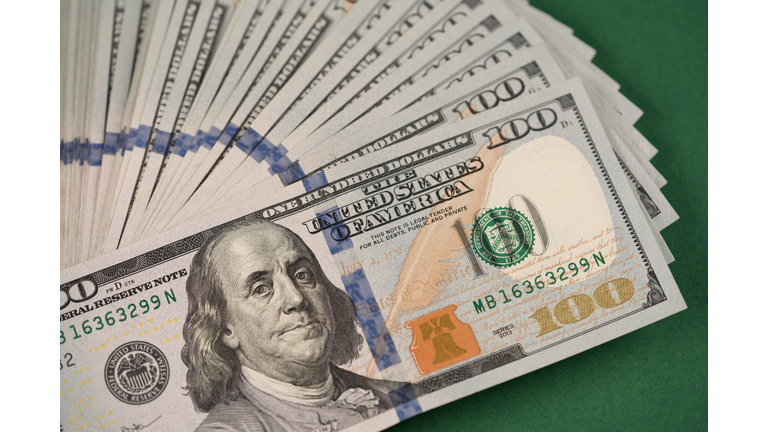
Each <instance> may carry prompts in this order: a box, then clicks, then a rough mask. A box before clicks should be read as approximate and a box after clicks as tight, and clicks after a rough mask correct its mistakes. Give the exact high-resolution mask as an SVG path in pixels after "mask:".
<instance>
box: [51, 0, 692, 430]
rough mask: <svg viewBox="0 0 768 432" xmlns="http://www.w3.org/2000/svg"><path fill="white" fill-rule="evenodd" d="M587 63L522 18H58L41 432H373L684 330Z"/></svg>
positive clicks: (619, 98) (454, 14) (660, 217)
mask: <svg viewBox="0 0 768 432" xmlns="http://www.w3.org/2000/svg"><path fill="white" fill-rule="evenodd" d="M594 55H595V50H594V49H593V48H591V47H590V46H588V45H587V44H585V43H584V42H582V41H581V40H579V39H578V38H577V37H575V36H574V35H573V31H572V30H571V29H570V28H569V27H567V26H566V25H564V24H562V23H560V22H558V21H557V20H555V19H554V18H552V17H551V16H549V15H547V14H546V13H544V12H542V11H540V10H538V9H536V8H534V7H532V6H530V5H529V4H528V3H527V2H525V1H523V0H357V1H347V0H240V1H239V2H236V3H235V2H233V1H232V0H175V1H174V0H162V1H160V0H142V1H127V0H103V1H91V0H62V3H61V73H60V76H61V84H60V88H61V143H60V157H61V239H60V240H61V242H60V243H61V262H60V265H61V269H62V273H61V285H60V295H61V315H60V324H61V326H60V349H61V362H60V363H61V417H60V418H61V428H62V430H82V429H84V428H91V429H93V428H98V429H107V428H110V427H114V428H121V427H122V428H123V429H125V428H126V427H127V428H129V429H130V430H139V429H144V428H147V429H149V428H154V429H156V430H201V431H207V430H222V429H226V430H244V431H251V430H253V431H261V430H269V431H294V430H296V431H299V430H301V431H335V430H342V429H348V428H349V429H350V430H381V429H384V428H386V427H389V426H391V425H393V424H396V423H397V422H400V421H403V420H405V419H407V418H409V417H411V416H414V415H416V414H419V413H421V412H424V411H426V410H429V409H431V408H434V407H437V406H440V405H443V404H446V403H448V402H450V401H452V400H456V399H458V398H461V397H464V396H466V395H469V394H472V393H474V392H477V391H480V390H482V389H485V388H488V387H491V386H493V385H495V384H498V383H500V382H503V381H506V380H509V379H512V378H514V377H517V376H520V375H522V374H525V373H527V372H530V371H532V370H535V369H538V368H541V367H543V366H546V365H548V364H551V363H554V362H557V361H559V360H562V359H564V358H566V357H568V356H570V355H573V354H575V353H578V352H581V351H584V350H586V349H589V348H591V347H593V346H595V345H598V344H600V343H603V342H606V341H608V340H610V339H613V338H616V337H618V336H621V335H623V334H626V333H628V332H631V331H633V330H635V329H637V328H639V327H642V326H645V325H648V324H650V323H652V322H654V321H656V320H659V319H661V318H663V317H666V316H669V315H671V314H673V313H675V312H678V311H680V310H682V309H684V308H685V303H684V301H683V298H682V297H681V295H680V292H679V290H678V288H677V285H676V283H675V281H674V279H673V277H672V275H671V273H670V271H669V268H668V264H669V263H671V262H672V261H673V257H672V254H671V252H670V251H669V249H668V248H667V246H666V244H665V242H664V239H663V238H662V236H661V234H660V231H661V230H662V229H664V228H665V227H667V226H669V225H670V224H671V223H673V222H674V221H675V220H677V218H678V216H677V214H676V213H675V211H674V209H672V207H671V206H670V204H669V202H668V201H667V200H666V199H665V197H664V195H663V194H662V193H661V191H660V188H661V187H662V186H664V184H665V183H666V181H665V180H664V178H663V177H662V175H661V174H660V173H659V172H658V171H657V170H656V169H655V168H654V166H653V165H652V164H651V162H650V159H651V158H652V157H654V155H655V154H656V152H657V149H656V148H655V147H654V146H653V145H652V144H651V143H650V142H649V141H648V140H647V139H645V137H643V135H642V134H640V133H639V132H638V131H637V130H636V129H635V128H634V127H633V124H634V123H635V122H636V121H637V120H638V118H639V117H640V116H641V114H642V111H641V110H640V109H639V108H638V107H637V106H635V105H634V104H633V103H632V102H631V101H629V100H628V99H627V98H625V97H624V96H623V95H622V94H621V93H619V91H618V90H619V84H618V83H617V82H615V81H614V80H613V79H611V77H609V76H608V75H607V74H606V73H604V72H603V71H601V70H600V69H599V68H597V67H596V66H595V65H593V64H592V63H591V59H592V58H593V56H594Z"/></svg>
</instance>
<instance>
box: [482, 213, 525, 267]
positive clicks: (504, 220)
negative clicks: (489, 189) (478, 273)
mask: <svg viewBox="0 0 768 432" xmlns="http://www.w3.org/2000/svg"><path fill="white" fill-rule="evenodd" d="M534 237H535V236H534V233H533V225H531V221H529V220H528V218H527V217H526V216H525V215H524V214H523V213H522V212H520V211H518V210H515V209H510V208H507V207H498V208H495V209H491V210H487V211H485V212H484V213H483V214H482V215H481V216H480V218H479V219H477V221H476V222H475V224H474V225H473V226H472V248H473V249H474V250H475V253H476V254H477V256H479V257H480V258H482V259H483V261H485V262H487V263H488V264H490V265H492V266H494V267H498V268H505V267H510V266H513V265H517V264H518V263H520V262H521V261H523V260H524V259H525V257H527V256H528V254H529V253H530V252H531V249H532V248H533V241H534Z"/></svg>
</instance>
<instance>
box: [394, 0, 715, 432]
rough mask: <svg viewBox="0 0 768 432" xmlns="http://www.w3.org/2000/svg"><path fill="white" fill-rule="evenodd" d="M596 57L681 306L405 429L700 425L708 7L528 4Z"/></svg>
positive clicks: (401, 427) (592, 1)
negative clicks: (629, 110)
mask: <svg viewBox="0 0 768 432" xmlns="http://www.w3.org/2000/svg"><path fill="white" fill-rule="evenodd" d="M531 4H532V5H534V6H536V7H537V8H539V9H541V10H543V11H544V12H546V13H548V14H550V15H552V16H553V17H554V18H555V19H557V20H559V21H561V22H562V23H564V24H565V25H567V26H569V27H571V28H572V29H573V30H574V35H576V36H577V37H578V38H580V39H581V40H583V41H584V42H586V43H587V44H589V45H590V46H592V47H593V48H595V49H596V50H597V55H596V56H595V58H594V60H593V62H594V64H596V65H597V66H598V67H600V68H601V69H602V70H604V71H605V72H607V73H608V74H609V75H610V76H611V77H613V79H615V80H616V81H617V82H618V83H619V84H620V85H621V92H622V93H623V94H624V95H625V96H627V97H628V98H629V99H630V100H631V101H632V102H634V103H635V104H636V105H637V106H638V107H640V109H641V110H643V112H644V114H643V116H642V117H641V118H640V120H639V121H638V122H637V124H636V125H635V127H637V129H638V130H639V131H640V132H641V133H642V134H643V135H645V137H646V138H648V140H649V141H650V142H651V143H653V144H654V145H655V146H656V147H657V148H658V149H659V153H658V154H657V155H656V156H655V157H654V158H653V159H652V162H653V164H654V166H656V168H657V169H658V170H659V171H660V172H661V174H662V175H663V176H664V177H665V178H666V179H667V181H668V183H667V185H666V186H665V187H664V188H662V192H663V193H664V195H665V196H666V197H667V199H668V200H669V202H670V203H671V204H672V206H673V207H674V208H675V210H676V211H677V213H678V214H679V215H680V219H679V220H678V221H677V222H675V223H674V224H672V225H671V226H669V227H668V228H667V229H665V230H664V231H662V234H663V236H664V239H665V240H666V241H667V244H668V245H669V247H670V249H671V250H672V253H673V254H674V255H675V258H676V261H675V262H674V263H672V264H671V265H670V268H671V270H672V274H673V275H674V277H675V280H676V281H677V284H678V285H679V287H680V291H681V292H682V294H683V297H684V298H685V301H686V303H687V305H688V309H686V310H685V311H683V312H680V313H678V314H676V315H673V316H671V317H669V318H666V319H664V320H661V321H659V322H657V323H654V324H651V325H650V326H647V327H644V328H642V329H639V330H637V331H635V332H633V333H630V334H628V335H626V336H622V337H620V338H618V339H615V340H613V341H610V342H608V343H605V344H603V345H600V346H598V347H595V348H592V349H591V350H588V351H586V352H583V353H581V354H578V355H575V356H573V357H570V358H568V359H565V360H563V361H561V362H558V363H556V364H553V365H551V366H548V367H545V368H542V369H539V370H537V371H535V372H532V373H529V374H527V375H524V376H522V377H519V378H516V379H514V380H511V381H508V382H505V383H502V384H499V385H497V386H495V387H493V388H490V389H488V390H484V391H482V392H479V393H475V394H473V395H471V396H468V397H466V398H463V399H460V400H458V401H456V402H452V403H450V404H448V405H444V406H442V407H439V408H437V409H434V410H431V411H428V412H426V413H423V414H420V415H418V416H416V417H413V418H411V419H408V420H406V421H405V422H402V423H400V424H398V425H397V426H395V427H394V428H392V429H391V430H393V431H397V432H405V431H433V430H437V431H455V430H473V431H484V430H520V431H542V430H543V431H546V430H563V431H582V430H583V431H587V430H589V431H595V430H599V431H602V430H609V431H673V430H674V431H688V430H696V431H698V430H706V428H707V3H706V2H704V1H668V0H642V1H638V0H632V1H625V0H619V1H617V0H585V1H574V0H531Z"/></svg>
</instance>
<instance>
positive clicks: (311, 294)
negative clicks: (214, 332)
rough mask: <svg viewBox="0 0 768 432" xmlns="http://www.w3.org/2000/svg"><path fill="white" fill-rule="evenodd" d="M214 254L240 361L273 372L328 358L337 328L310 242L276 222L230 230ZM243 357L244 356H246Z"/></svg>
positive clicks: (228, 339)
mask: <svg viewBox="0 0 768 432" xmlns="http://www.w3.org/2000/svg"><path fill="white" fill-rule="evenodd" d="M213 258H214V260H215V263H214V264H215V265H216V267H217V271H218V273H219V275H220V276H221V279H222V281H223V291H224V293H223V294H224V297H225V298H226V300H227V312H228V320H227V329H228V330H229V331H230V332H231V333H230V334H228V335H227V336H225V338H224V342H225V343H226V344H227V345H229V346H230V348H233V349H235V350H236V351H237V350H238V349H239V350H240V354H241V356H240V358H241V361H243V362H244V363H245V365H246V366H248V367H250V368H251V369H254V370H256V371H259V372H262V373H265V374H266V375H268V376H274V375H275V374H274V373H270V371H273V370H279V371H281V372H280V373H281V374H288V375H290V373H286V372H285V371H286V370H288V371H290V370H291V368H292V366H297V365H302V366H316V365H321V364H327V363H328V357H329V355H330V352H329V351H330V350H329V348H330V346H331V343H332V340H333V331H334V330H333V329H334V328H335V327H334V325H335V323H334V320H333V315H332V311H331V303H330V300H329V298H328V294H327V291H326V287H325V286H324V284H323V282H322V281H323V280H325V278H324V277H322V276H321V269H320V268H319V267H318V266H317V265H316V264H315V263H314V262H313V261H312V258H311V255H310V253H309V251H308V250H307V247H306V245H304V243H303V242H302V241H301V240H300V239H298V238H297V237H295V236H294V235H293V234H292V233H290V231H288V230H286V229H284V228H282V227H279V226H273V225H266V224H265V225H262V226H258V225H257V226H253V227H247V228H243V229H240V230H238V231H236V232H234V233H230V234H229V235H227V236H226V237H225V238H224V239H222V241H221V243H220V244H219V245H218V246H217V247H216V249H215V251H214V253H213ZM243 357H245V358H243Z"/></svg>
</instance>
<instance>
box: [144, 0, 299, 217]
mask: <svg viewBox="0 0 768 432" xmlns="http://www.w3.org/2000/svg"><path fill="white" fill-rule="evenodd" d="M302 5H305V3H303V2H302V1H301V0H277V1H271V2H270V3H269V4H268V6H267V8H266V9H265V10H264V15H263V17H262V18H261V19H260V20H259V22H262V23H263V24H264V25H259V26H256V27H255V28H254V34H253V35H251V36H250V37H249V39H248V41H249V43H247V44H246V46H245V47H244V48H243V51H248V53H245V52H242V53H241V55H239V56H238V61H237V63H236V64H235V65H234V66H233V67H232V69H230V71H229V72H228V73H227V77H226V79H225V80H224V82H223V83H222V85H221V87H220V88H219V90H218V92H217V93H216V97H215V98H214V100H213V102H211V105H210V107H208V110H207V111H206V112H205V115H204V117H203V119H202V120H201V122H200V124H199V125H198V131H197V133H196V134H195V137H194V139H192V141H191V142H189V138H187V139H186V141H184V142H183V143H182V146H181V147H180V149H182V151H183V153H184V157H183V161H182V163H181V165H180V166H179V168H178V169H177V171H176V175H174V176H173V178H172V179H171V185H169V192H168V193H167V194H166V196H164V197H162V198H161V199H162V201H163V202H162V204H160V205H159V209H157V210H156V211H155V216H156V217H157V218H162V217H163V216H164V215H165V214H166V213H167V212H168V211H169V208H172V207H173V206H174V205H175V203H176V202H177V201H181V202H185V201H186V198H188V195H190V194H191V193H192V191H189V190H188V189H187V188H185V186H186V185H188V184H190V183H191V182H192V181H193V180H192V179H193V178H194V176H196V175H198V174H197V172H198V171H199V172H200V174H199V175H200V176H201V177H200V178H202V176H203V175H204V172H203V171H205V172H207V169H205V168H204V167H202V166H204V165H206V163H208V162H209V161H210V162H209V163H210V165H212V164H213V163H214V162H215V160H216V158H218V156H219V155H220V154H221V151H219V149H218V147H217V146H216V145H215V144H214V143H212V141H215V140H216V138H217V137H213V138H212V139H209V140H208V141H206V138H207V137H208V131H211V130H214V131H215V130H218V129H217V128H215V125H214V123H215V122H216V121H218V120H220V118H221V121H222V122H223V121H224V120H223V119H224V118H226V119H228V118H229V117H231V116H232V115H233V114H234V112H235V110H236V109H237V107H238V106H239V104H240V102H241V101H242V98H244V97H245V96H246V94H247V92H248V89H249V88H250V87H252V86H254V85H255V84H256V83H257V82H258V80H259V79H260V77H261V76H262V75H263V73H264V71H265V70H266V69H267V68H269V66H271V64H272V59H274V57H276V56H277V54H278V53H279V52H280V50H281V49H282V47H283V46H284V45H285V42H287V40H288V39H289V38H290V37H291V35H293V33H294V32H295V27H296V26H297V25H298V24H300V23H301V21H302V20H303V17H305V16H306V14H305V12H306V11H302V10H301V9H299V7H300V6H302ZM306 6H309V4H306ZM267 23H269V24H267ZM251 50H254V51H253V52H252V53H251V52H250V51H251ZM249 54H250V56H249ZM257 65H262V66H261V68H258V67H256V66H257ZM190 127H192V126H190ZM222 127H223V126H222ZM215 134H216V133H215V132H214V133H213V135H215ZM190 135H191V132H190ZM211 152H212V153H214V155H211V156H212V157H208V156H209V153H211ZM210 165H207V166H208V168H210ZM193 190H194V189H193ZM180 195H182V196H184V197H185V198H179V196H180ZM151 222H152V223H153V224H154V223H155V222H154V221H151ZM150 226H152V225H150Z"/></svg>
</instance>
